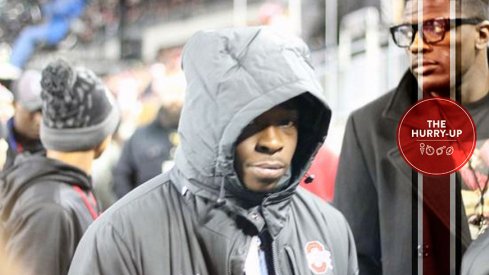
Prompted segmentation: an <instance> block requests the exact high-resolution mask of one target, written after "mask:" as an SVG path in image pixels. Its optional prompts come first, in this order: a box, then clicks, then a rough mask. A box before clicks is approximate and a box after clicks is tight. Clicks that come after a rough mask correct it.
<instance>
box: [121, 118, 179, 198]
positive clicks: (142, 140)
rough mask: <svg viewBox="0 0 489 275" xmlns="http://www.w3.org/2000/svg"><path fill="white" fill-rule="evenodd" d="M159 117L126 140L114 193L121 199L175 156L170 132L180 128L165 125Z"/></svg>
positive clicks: (160, 170) (159, 171) (157, 173)
mask: <svg viewBox="0 0 489 275" xmlns="http://www.w3.org/2000/svg"><path fill="white" fill-rule="evenodd" d="M159 120H160V119H159V118H158V117H157V118H156V119H155V120H154V121H153V122H151V123H150V124H148V125H145V126H143V127H141V128H138V129H137V130H136V131H135V132H134V134H133V135H132V136H131V137H130V138H129V139H128V140H127V141H126V143H124V147H123V149H122V153H121V157H120V159H119V161H118V162H117V165H116V167H115V169H114V192H115V194H116V195H117V197H118V198H121V197H123V196H124V195H125V194H127V193H129V192H130V191H131V190H132V189H134V188H136V187H137V186H139V185H140V184H141V183H143V182H146V181H148V180H150V179H151V178H153V177H155V176H157V175H159V174H161V172H162V164H163V162H164V161H167V160H170V159H171V154H170V152H171V150H172V148H173V144H172V143H171V141H170V137H169V135H170V133H172V132H176V129H167V128H165V127H163V126H162V125H161V123H160V122H159Z"/></svg>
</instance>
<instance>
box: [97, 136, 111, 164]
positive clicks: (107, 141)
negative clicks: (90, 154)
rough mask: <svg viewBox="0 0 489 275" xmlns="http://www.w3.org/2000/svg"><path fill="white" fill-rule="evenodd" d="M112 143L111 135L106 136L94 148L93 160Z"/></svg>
mask: <svg viewBox="0 0 489 275" xmlns="http://www.w3.org/2000/svg"><path fill="white" fill-rule="evenodd" d="M111 141H112V135H108V136H107V137H106V138H105V139H104V140H103V141H102V142H101V143H100V144H99V145H97V147H95V149H94V151H95V159H97V158H99V157H100V156H101V155H102V153H103V152H104V151H105V149H106V148H107V147H108V146H109V144H110V142H111Z"/></svg>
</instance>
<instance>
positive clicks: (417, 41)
mask: <svg viewBox="0 0 489 275" xmlns="http://www.w3.org/2000/svg"><path fill="white" fill-rule="evenodd" d="M428 47H429V45H428V44H427V43H425V42H424V40H423V39H422V38H421V36H420V32H419V31H418V32H416V33H415V34H414V39H413V43H411V45H410V46H409V48H408V49H409V51H410V52H411V53H412V54H417V53H423V52H426V51H427V50H428Z"/></svg>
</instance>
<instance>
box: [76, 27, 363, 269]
mask: <svg viewBox="0 0 489 275" xmlns="http://www.w3.org/2000/svg"><path fill="white" fill-rule="evenodd" d="M183 69H184V71H185V74H186V78H187V95H186V99H185V104H184V108H183V112H182V117H181V120H180V126H179V127H180V128H179V132H180V135H181V144H180V147H179V148H178V150H177V154H176V157H175V162H176V164H175V167H174V168H173V169H172V170H171V171H170V172H169V173H167V174H163V175H160V176H158V177H156V178H154V179H152V180H150V181H149V182H147V183H146V184H143V185H142V186H141V187H139V188H137V189H136V190H134V191H133V192H131V193H130V194H129V195H127V196H126V197H124V198H123V199H122V200H120V201H119V202H117V203H116V204H115V205H114V206H113V207H111V208H110V209H109V210H108V211H107V212H105V213H104V214H103V215H102V216H101V218H100V219H98V220H97V221H96V222H95V223H94V224H93V226H91V228H90V229H89V230H88V231H87V233H86V235H85V236H84V237H83V239H82V241H81V243H80V245H79V247H78V249H77V252H76V254H75V257H74V259H73V261H72V265H71V269H70V272H69V274H70V275H75V274H76V275H78V274H89V275H99V274H105V275H111V274H118V275H126V274H127V275H129V274H132V275H134V274H145V275H153V274H154V275H156V274H178V275H179V274H182V275H183V274H185V275H190V274H200V275H207V274H209V275H211V274H212V275H219V274H243V270H244V266H245V260H246V258H247V255H248V254H249V251H250V244H251V243H252V239H253V237H254V236H256V235H257V234H258V232H262V230H264V228H266V230H267V231H268V232H269V236H270V237H271V238H270V239H271V245H270V246H271V254H272V258H273V260H272V263H273V269H274V270H275V273H276V274H296V275H299V274H300V275H304V274H329V275H331V274H345V275H346V274H357V269H358V268H357V261H356V258H355V257H356V256H355V253H356V251H355V247H354V243H353V239H352V235H351V233H350V229H349V227H348V224H347V223H346V221H345V219H344V218H343V216H342V215H341V214H340V213H339V212H338V211H336V210H335V209H333V208H332V207H331V206H329V205H328V204H326V203H325V202H323V201H322V200H320V199H319V198H316V197H315V196H314V195H312V194H310V193H308V192H307V191H305V190H303V189H301V188H300V187H298V184H299V181H300V179H301V178H302V177H303V175H304V173H305V172H306V171H307V168H308V166H309V164H310V161H311V158H312V157H313V156H314V154H315V152H316V150H317V148H318V146H320V145H321V143H322V142H323V140H324V138H325V136H326V133H327V128H328V124H329V120H330V116H331V112H330V110H329V108H328V107H327V106H326V104H325V102H324V98H323V95H322V89H321V87H320V85H319V83H318V82H317V81H316V79H315V75H314V72H313V70H312V67H311V66H310V64H309V62H308V50H307V47H306V46H305V44H304V43H303V42H302V41H300V40H298V39H292V38H286V37H282V36H280V35H277V34H274V33H272V32H271V31H270V30H268V29H263V28H242V29H225V30H221V31H208V32H199V33H197V34H196V35H194V36H193V37H192V38H191V39H190V41H189V42H188V43H187V45H186V46H185V49H184V54H183ZM295 97H298V98H299V99H298V100H299V102H300V105H299V119H300V121H299V141H298V147H297V148H298V149H297V150H296V153H295V154H294V158H293V161H292V169H291V171H290V180H289V181H288V182H286V183H285V184H284V185H283V187H282V188H281V189H280V190H277V191H275V192H273V193H268V194H266V193H255V192H252V191H249V190H246V189H245V188H244V187H243V186H242V184H241V183H240V181H239V179H238V177H237V175H236V173H235V171H234V167H233V162H234V147H235V142H236V140H237V138H238V136H239V135H240V133H241V131H242V129H243V128H244V127H245V126H246V125H247V124H248V123H249V122H250V121H252V120H253V119H254V118H256V117H257V116H259V115H260V114H262V113H263V112H265V111H267V110H269V109H271V108H272V107H274V106H276V105H278V104H280V103H282V102H284V101H287V100H289V99H291V98H295Z"/></svg>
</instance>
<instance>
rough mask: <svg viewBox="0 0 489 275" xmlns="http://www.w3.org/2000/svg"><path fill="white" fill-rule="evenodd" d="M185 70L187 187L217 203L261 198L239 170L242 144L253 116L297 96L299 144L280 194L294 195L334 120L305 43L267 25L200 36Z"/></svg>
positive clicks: (186, 54) (179, 163)
mask: <svg viewBox="0 0 489 275" xmlns="http://www.w3.org/2000/svg"><path fill="white" fill-rule="evenodd" d="M182 65H183V70H184V72H185V77H186V80H187V92H186V98H185V103H184V106H183V110H182V115H181V119H180V123H179V134H180V138H181V142H180V146H179V147H178V149H177V152H176V155H175V164H176V165H175V167H176V168H177V170H178V171H179V172H180V173H181V175H182V176H183V177H185V179H186V183H185V187H186V188H188V189H190V190H191V191H192V192H193V193H194V194H198V195H200V196H204V197H207V198H209V199H212V200H216V199H218V198H220V199H222V198H223V197H224V196H225V197H239V198H240V199H244V200H249V199H252V198H256V197H257V196H256V193H254V192H251V191H248V190H246V189H245V188H244V187H243V186H242V184H241V183H240V181H239V179H238V178H237V175H236V173H235V171H234V165H233V164H234V150H235V143H236V140H237V138H238V137H239V135H240V134H241V131H242V129H243V128H244V127H245V126H246V125H247V124H249V122H250V121H252V120H253V119H254V118H256V117H257V116H259V115H260V114H262V113H264V112H265V111H267V110H269V109H271V108H273V107H274V106H276V105H279V104H281V103H282V102H285V101H287V100H289V99H292V98H296V97H297V98H298V101H299V102H300V103H299V104H298V105H299V117H300V121H299V129H298V130H299V141H298V146H297V149H296V153H295V154H294V159H293V161H292V169H291V180H290V181H289V183H288V185H287V186H286V187H285V188H284V189H285V190H284V189H282V190H283V192H282V191H281V192H282V193H284V192H285V193H288V194H290V193H293V192H294V190H295V188H296V186H297V185H298V182H299V179H300V178H301V177H302V176H303V175H304V173H305V171H307V168H308V166H309V165H310V162H311V159H312V157H313V156H314V155H315V153H316V151H317V149H318V148H319V146H320V145H321V144H322V142H323V141H324V139H325V137H326V134H327V130H328V125H329V121H330V118H331V110H330V109H329V107H328V106H327V104H326V102H325V100H324V95H323V91H322V88H321V86H320V84H319V82H318V81H317V80H316V76H315V73H314V71H313V68H312V66H311V65H310V62H309V50H308V48H307V46H306V45H305V44H304V42H302V41H301V40H300V39H298V38H294V37H288V36H286V35H283V34H277V33H274V32H273V31H271V30H270V29H268V28H262V27H246V28H234V29H223V30H219V31H201V32H198V33H196V34H195V35H194V36H193V37H192V38H191V39H190V40H189V41H188V43H187V44H186V45H185V47H184V50H183V56H182ZM224 193H225V195H224Z"/></svg>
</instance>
